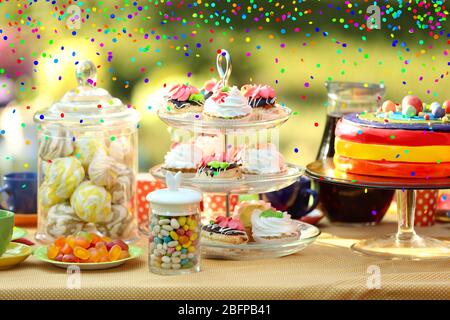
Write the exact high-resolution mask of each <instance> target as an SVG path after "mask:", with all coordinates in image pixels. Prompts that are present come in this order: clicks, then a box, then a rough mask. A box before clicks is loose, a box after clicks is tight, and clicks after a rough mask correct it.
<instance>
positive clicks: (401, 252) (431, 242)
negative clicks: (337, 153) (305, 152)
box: [306, 158, 450, 260]
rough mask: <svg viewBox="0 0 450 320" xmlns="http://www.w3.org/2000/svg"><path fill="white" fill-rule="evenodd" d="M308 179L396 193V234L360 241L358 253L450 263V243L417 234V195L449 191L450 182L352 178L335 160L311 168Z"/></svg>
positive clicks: (320, 162)
mask: <svg viewBox="0 0 450 320" xmlns="http://www.w3.org/2000/svg"><path fill="white" fill-rule="evenodd" d="M306 175H308V176H309V177H311V178H312V179H317V180H324V181H326V182H328V183H334V184H340V185H347V186H356V187H364V188H376V189H389V190H396V191H397V215H398V230H397V233H395V234H390V235H386V236H384V237H380V238H373V239H367V240H362V241H359V242H357V243H355V244H353V245H352V250H354V251H355V252H358V253H362V254H365V255H370V256H378V257H382V258H386V259H404V260H442V259H444V260H445V259H450V243H448V242H446V241H440V240H437V239H434V238H430V237H424V236H419V235H417V234H416V232H415V230H414V211H415V205H416V204H415V198H416V191H417V190H422V189H450V178H434V179H419V178H391V177H377V176H366V175H357V174H350V173H345V172H342V171H339V170H337V169H335V167H334V163H333V159H332V158H328V159H325V160H317V161H315V162H312V163H310V164H308V165H307V166H306Z"/></svg>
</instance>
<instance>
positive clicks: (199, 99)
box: [168, 84, 205, 113]
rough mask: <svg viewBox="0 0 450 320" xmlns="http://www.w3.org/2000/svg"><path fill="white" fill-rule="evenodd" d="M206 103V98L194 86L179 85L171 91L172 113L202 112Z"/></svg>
mask: <svg viewBox="0 0 450 320" xmlns="http://www.w3.org/2000/svg"><path fill="white" fill-rule="evenodd" d="M204 103H205V97H204V96H203V94H202V93H201V92H200V91H199V90H198V89H197V88H196V87H194V86H192V85H185V84H177V85H174V86H172V88H170V90H169V96H168V110H169V112H170V113H184V112H202V110H203V104H204Z"/></svg>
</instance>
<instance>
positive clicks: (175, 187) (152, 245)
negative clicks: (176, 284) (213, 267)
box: [147, 172, 202, 275]
mask: <svg viewBox="0 0 450 320" xmlns="http://www.w3.org/2000/svg"><path fill="white" fill-rule="evenodd" d="M180 179H181V172H178V173H177V174H176V175H175V176H174V175H172V174H171V173H167V175H166V185H167V186H168V188H166V189H159V190H156V191H153V192H151V193H149V194H148V196H147V200H148V201H149V202H150V212H149V215H151V217H150V219H149V232H150V238H149V268H150V271H151V272H153V273H157V274H163V275H175V274H183V273H191V272H198V271H200V228H201V224H200V201H201V200H202V195H201V193H200V192H198V191H196V190H193V189H185V188H179V185H180Z"/></svg>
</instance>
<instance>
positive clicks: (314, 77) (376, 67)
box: [0, 0, 449, 171]
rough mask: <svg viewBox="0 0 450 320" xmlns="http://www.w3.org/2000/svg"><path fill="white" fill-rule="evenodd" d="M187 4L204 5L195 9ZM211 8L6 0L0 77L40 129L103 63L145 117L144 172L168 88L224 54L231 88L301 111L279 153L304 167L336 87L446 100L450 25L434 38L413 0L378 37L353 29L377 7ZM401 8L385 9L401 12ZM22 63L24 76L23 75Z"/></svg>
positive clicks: (161, 129) (163, 145) (156, 148)
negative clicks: (267, 88)
mask: <svg viewBox="0 0 450 320" xmlns="http://www.w3.org/2000/svg"><path fill="white" fill-rule="evenodd" d="M182 3H183V4H182ZM188 3H192V4H196V5H195V6H192V7H191V8H189V7H188V6H187V4H188ZM207 3H208V2H205V1H203V2H202V1H189V2H183V1H172V2H171V5H170V6H168V4H167V1H166V2H164V1H136V2H130V1H118V0H114V1H83V2H82V3H81V2H78V1H56V3H55V4H51V2H47V1H35V2H30V1H17V2H16V1H11V2H0V12H1V13H2V14H1V16H0V30H1V32H0V33H1V34H0V36H4V35H8V40H3V39H2V38H0V70H2V69H3V70H4V72H3V73H4V74H6V75H10V76H12V77H13V78H15V79H16V88H14V89H15V93H16V96H17V98H18V102H16V106H17V108H24V107H25V106H27V105H29V106H31V108H30V109H29V110H28V109H26V110H23V112H22V113H21V114H22V115H23V117H26V118H27V119H28V120H27V121H28V122H29V123H30V124H31V116H30V115H32V112H34V111H35V110H37V109H40V108H42V107H46V106H49V105H50V104H51V103H52V102H54V101H56V100H58V99H60V98H61V96H62V95H63V94H64V92H65V91H67V90H69V89H71V88H73V87H74V86H75V85H76V83H75V78H74V75H73V74H74V65H75V63H76V62H77V61H79V60H81V59H91V60H93V61H94V63H95V64H96V65H97V66H98V81H97V85H98V86H101V87H104V88H106V89H108V90H109V91H110V92H111V94H112V95H113V96H117V97H119V98H120V99H122V100H123V101H124V103H127V104H131V105H133V106H134V107H136V108H137V109H138V110H139V111H141V113H142V114H143V120H142V123H141V129H140V154H141V157H140V169H141V171H146V170H148V168H149V167H150V166H152V165H154V164H156V163H159V162H161V161H162V159H163V155H164V154H165V152H166V151H167V149H168V147H169V144H170V135H169V134H168V131H167V127H166V125H165V124H163V123H162V122H161V121H160V120H159V119H158V118H157V117H156V116H155V114H154V108H153V105H152V104H153V103H154V101H152V99H153V98H152V97H153V96H152V94H153V93H154V92H155V91H157V90H159V89H161V88H162V87H163V86H164V85H165V84H169V83H174V82H191V83H193V84H194V85H197V86H199V87H201V86H202V84H203V82H204V81H205V80H207V79H209V78H211V77H217V76H218V75H217V71H216V69H215V59H216V53H217V50H219V49H221V48H226V49H227V50H228V51H229V52H230V53H231V55H232V58H233V73H232V76H231V79H230V83H232V84H236V85H242V84H245V83H248V82H255V83H265V84H270V85H272V86H273V87H274V88H275V89H276V91H277V96H278V99H279V101H280V102H282V103H285V104H286V105H288V106H290V107H292V108H293V109H294V110H296V111H298V115H296V116H294V117H293V118H292V119H291V120H290V121H289V122H287V123H286V124H285V125H284V126H283V127H282V128H281V135H280V136H281V151H282V152H283V153H284V154H285V156H286V158H287V160H288V161H291V162H295V163H299V164H303V165H304V164H306V163H308V162H310V161H312V160H313V159H314V157H315V153H316V151H317V148H318V145H319V142H320V139H321V135H322V130H323V125H324V120H325V114H326V91H325V88H324V86H323V83H324V82H325V81H327V80H340V81H360V82H377V83H379V82H383V83H384V84H385V85H386V87H387V97H388V98H390V99H393V100H396V101H399V100H400V99H401V97H402V96H404V95H406V94H410V93H413V94H417V95H419V96H420V97H422V99H423V100H424V101H427V102H431V101H434V100H437V101H441V102H442V101H443V100H444V99H445V98H448V88H449V80H448V68H449V57H448V44H449V42H448V41H449V40H448V33H449V28H448V25H447V22H446V21H443V22H442V29H441V35H440V36H438V37H436V36H431V35H430V30H421V29H420V28H418V27H417V26H418V25H417V21H416V19H415V18H414V17H415V16H414V14H413V13H412V12H411V11H408V10H406V6H407V3H405V4H403V6H405V7H404V8H405V10H404V11H403V14H401V15H399V16H398V17H396V18H394V17H393V16H394V15H393V14H385V15H384V16H383V18H384V21H383V22H382V24H381V29H380V30H371V31H370V32H369V31H368V30H367V29H365V28H357V27H354V25H355V23H358V24H359V25H362V24H364V23H365V21H364V14H365V9H366V8H367V6H368V5H370V4H371V3H370V2H368V1H359V2H353V5H352V7H351V2H348V1H337V0H334V1H290V2H288V1H286V2H284V1H280V2H275V1H242V2H241V5H240V6H241V7H242V9H241V10H242V11H239V12H238V10H237V5H236V4H235V3H234V2H232V1H215V2H214V3H215V5H214V7H213V6H212V5H211V4H209V5H206V4H207ZM211 3H212V2H211ZM358 3H359V5H358ZM400 3H402V2H401V1H380V5H384V6H390V7H391V8H395V10H398V9H399V6H400ZM70 4H75V5H78V6H80V8H81V9H82V18H83V19H84V20H83V23H82V24H81V28H80V29H78V30H70V29H68V28H67V26H66V19H67V18H68V15H67V13H66V8H67V6H68V5H70ZM409 5H410V6H413V5H414V1H413V2H411V1H410V2H409ZM139 6H141V11H139V10H138V9H137V8H138V7H139ZM254 6H256V8H255V9H253V8H254ZM416 7H417V8H418V9H419V10H421V11H423V9H422V8H419V7H418V6H416ZM249 8H250V9H251V10H249ZM260 8H263V9H262V10H260ZM337 8H340V9H339V10H338V9H337ZM233 10H234V11H233ZM352 10H354V14H352ZM421 11H420V12H421ZM243 12H247V15H248V16H249V17H250V16H258V15H259V16H261V15H262V20H260V21H258V22H255V21H254V20H251V19H250V18H249V17H247V18H246V19H245V20H244V19H243V16H242V13H243ZM249 12H250V13H249ZM355 12H356V13H355ZM358 12H359V13H358ZM361 12H362V13H361ZM386 12H387V11H386ZM286 13H288V14H287V15H286ZM300 13H301V14H300ZM130 14H132V18H129V17H128V16H129V15H130ZM417 14H418V13H417V12H416V13H415V15H416V16H417ZM283 15H285V20H283V19H282V17H283ZM221 17H226V18H221ZM293 17H296V20H295V21H294V20H293V19H292V18H293ZM227 18H229V19H227ZM277 18H278V20H277ZM267 19H268V20H269V21H267ZM350 21H352V22H350ZM296 28H298V29H296ZM282 30H286V32H285V33H284V32H283V31H282ZM411 30H413V32H411ZM74 32H75V33H74ZM435 34H436V33H435ZM446 37H447V38H446ZM18 61H20V63H18ZM19 65H20V67H21V68H23V70H22V72H21V75H20V76H17V77H16V76H15V74H14V70H15V69H16V68H18V67H19ZM24 66H25V67H24ZM0 90H12V88H0ZM0 94H1V91H0ZM446 94H447V96H445V95H446ZM2 116H3V117H9V116H11V115H10V113H8V114H6V113H5V112H3V113H2ZM315 123H318V126H316V125H314V124H315ZM0 129H1V128H0ZM2 139H8V136H7V135H5V136H4V137H3V136H0V141H1V140H2ZM24 139H28V140H30V143H29V144H27V145H26V146H25V150H28V152H25V153H23V155H24V156H26V157H27V158H26V159H20V161H16V162H15V163H14V166H15V168H16V169H21V168H23V164H24V163H31V162H32V161H31V160H30V157H35V155H34V153H35V147H36V146H35V144H36V141H35V137H34V136H32V137H30V133H29V132H27V133H26V134H25V135H24ZM24 145H25V144H24ZM296 147H297V148H299V152H298V153H295V152H294V148H296ZM1 148H3V147H1ZM2 153H3V154H8V153H11V151H10V150H2ZM0 161H1V162H0V164H2V165H3V164H4V163H5V160H4V159H2V160H0Z"/></svg>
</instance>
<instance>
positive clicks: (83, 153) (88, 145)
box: [73, 138, 107, 169]
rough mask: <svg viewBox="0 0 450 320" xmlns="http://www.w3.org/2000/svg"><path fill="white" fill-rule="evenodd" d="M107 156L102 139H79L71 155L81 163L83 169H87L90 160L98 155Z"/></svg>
mask: <svg viewBox="0 0 450 320" xmlns="http://www.w3.org/2000/svg"><path fill="white" fill-rule="evenodd" d="M98 152H101V153H104V154H107V150H106V146H105V144H104V143H103V140H102V139H95V138H79V139H77V140H76V141H75V150H74V152H73V154H74V155H75V157H77V159H79V160H80V161H81V164H82V165H83V167H84V168H85V169H87V168H88V166H89V164H90V163H91V161H92V159H94V157H95V155H96V154H97V153H98Z"/></svg>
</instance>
